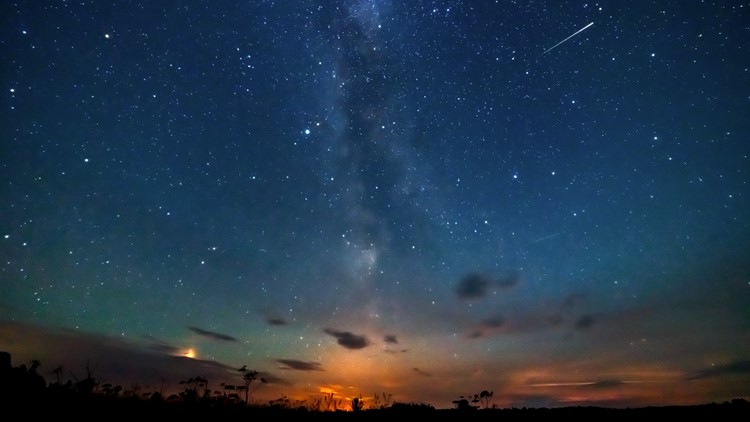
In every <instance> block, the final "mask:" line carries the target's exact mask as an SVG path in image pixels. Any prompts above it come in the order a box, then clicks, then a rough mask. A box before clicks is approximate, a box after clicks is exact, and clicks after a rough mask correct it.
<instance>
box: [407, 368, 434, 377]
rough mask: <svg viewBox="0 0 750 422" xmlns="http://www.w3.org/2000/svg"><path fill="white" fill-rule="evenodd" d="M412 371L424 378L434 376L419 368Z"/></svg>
mask: <svg viewBox="0 0 750 422" xmlns="http://www.w3.org/2000/svg"><path fill="white" fill-rule="evenodd" d="M412 371H414V373H416V374H418V375H420V376H423V377H431V376H432V374H430V373H429V372H427V371H423V370H421V369H419V368H412Z"/></svg>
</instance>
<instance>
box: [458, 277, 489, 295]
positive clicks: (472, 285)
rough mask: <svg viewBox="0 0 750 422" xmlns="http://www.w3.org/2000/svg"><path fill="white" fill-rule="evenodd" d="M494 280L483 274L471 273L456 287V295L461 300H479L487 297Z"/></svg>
mask: <svg viewBox="0 0 750 422" xmlns="http://www.w3.org/2000/svg"><path fill="white" fill-rule="evenodd" d="M491 281H492V280H490V278H489V277H487V276H484V275H482V274H477V273H471V274H468V275H467V276H465V277H464V278H462V279H461V281H460V282H459V283H458V286H457V287H456V294H457V295H458V297H460V298H461V299H479V298H482V297H484V296H486V295H487V288H488V287H489V285H490V283H491Z"/></svg>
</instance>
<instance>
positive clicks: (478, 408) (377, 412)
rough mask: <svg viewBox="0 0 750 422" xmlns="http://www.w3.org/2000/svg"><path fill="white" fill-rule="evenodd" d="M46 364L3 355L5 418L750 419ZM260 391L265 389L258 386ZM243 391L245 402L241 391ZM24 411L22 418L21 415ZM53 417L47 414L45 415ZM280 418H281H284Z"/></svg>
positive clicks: (708, 408)
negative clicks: (134, 380)
mask: <svg viewBox="0 0 750 422" xmlns="http://www.w3.org/2000/svg"><path fill="white" fill-rule="evenodd" d="M40 367H41V363H40V362H39V361H36V360H34V361H31V362H29V363H28V365H27V364H21V365H19V366H16V367H14V366H12V365H11V356H10V354H9V353H7V352H0V409H2V413H0V415H4V416H6V417H7V416H8V415H14V420H15V419H20V418H26V417H30V416H32V415H36V416H50V417H75V418H76V419H78V420H89V419H90V420H94V419H96V420H97V421H101V420H107V419H110V418H115V417H116V418H118V419H120V418H125V417H135V418H144V417H147V418H148V419H152V418H157V417H165V418H169V420H186V419H187V420H199V419H200V420H207V419H208V420H219V419H220V418H221V419H229V418H235V417H237V418H246V417H260V418H273V417H281V416H289V415H294V416H302V417H304V418H305V419H315V418H316V417H325V418H332V417H333V418H335V417H357V418H367V417H372V418H373V420H375V419H376V418H377V420H382V418H384V417H391V416H395V417H403V416H418V417H420V418H445V417H447V418H450V417H455V418H456V419H460V420H464V419H465V418H467V417H469V418H471V419H484V418H486V419H487V420H490V419H491V420H501V419H502V420H520V419H530V420H538V419H540V418H555V419H560V418H580V417H595V418H612V417H643V416H647V417H657V418H658V417H663V418H674V417H689V418H701V417H704V418H727V417H732V418H735V417H737V416H742V417H745V419H746V417H747V416H750V402H748V401H747V400H745V399H742V398H738V399H735V400H732V401H731V402H724V403H721V404H716V403H711V404H705V405H700V406H664V407H645V408H632V409H631V408H627V409H612V408H602V407H562V408H535V409H527V408H522V409H518V408H505V409H500V408H497V407H496V406H495V405H494V404H492V397H493V396H494V392H493V391H488V390H482V391H481V392H480V393H477V394H470V395H467V396H460V397H459V399H458V400H455V401H453V403H454V404H455V408H452V409H436V408H434V407H433V406H431V405H429V404H423V403H403V402H393V401H392V399H391V395H390V394H385V393H383V394H375V396H374V397H373V398H372V399H369V401H368V402H366V401H365V400H364V399H363V398H362V396H358V397H354V398H352V399H350V400H349V403H348V404H349V406H348V408H345V406H343V405H342V403H344V402H343V400H342V399H338V398H336V397H335V396H334V394H333V393H328V394H325V395H323V396H321V397H319V398H316V399H313V400H311V401H307V400H302V401H292V400H290V399H288V398H287V397H286V396H282V397H280V398H278V399H275V400H270V401H268V402H267V403H265V404H259V403H251V402H250V400H249V399H250V397H251V394H252V391H255V390H252V389H251V386H252V385H253V383H254V382H255V381H258V378H257V377H258V372H257V371H251V370H248V369H247V368H246V367H244V366H243V367H242V368H240V370H239V372H240V373H241V374H242V376H241V379H242V382H243V385H241V386H232V385H227V384H220V387H221V388H220V389H219V390H216V391H212V390H211V389H210V386H209V381H208V380H207V379H205V378H203V377H200V376H197V377H191V378H188V379H186V380H183V381H179V384H180V385H181V386H183V388H184V389H183V391H181V392H180V393H179V394H174V395H170V396H169V397H167V398H165V397H164V396H163V393H162V392H161V391H156V392H142V391H141V389H142V388H141V386H139V385H132V386H130V387H129V388H123V387H122V386H119V385H113V384H110V383H100V382H99V381H98V380H97V379H96V378H95V376H94V374H93V373H92V371H91V368H90V367H89V366H88V365H87V366H86V368H85V377H82V378H80V379H79V378H77V377H75V376H74V375H72V378H73V379H70V380H67V381H65V382H63V370H62V367H57V368H56V369H54V370H52V371H50V372H49V374H52V375H54V381H53V382H51V383H49V384H47V381H46V380H45V378H44V377H43V376H41V375H40V374H39V372H38V371H39V368H40ZM259 381H260V383H259V385H258V386H257V387H256V388H255V389H256V390H257V388H259V387H260V386H261V385H262V384H264V383H265V380H264V379H262V378H261V379H260V380H259ZM237 391H240V392H241V393H242V396H244V397H240V394H238V393H237ZM19 412H21V413H19ZM45 412H48V413H45ZM280 412H283V415H279V413H280Z"/></svg>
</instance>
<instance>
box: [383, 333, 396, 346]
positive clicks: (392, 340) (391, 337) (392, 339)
mask: <svg viewBox="0 0 750 422" xmlns="http://www.w3.org/2000/svg"><path fill="white" fill-rule="evenodd" d="M383 341H384V342H386V343H388V344H398V339H396V336H394V335H392V334H389V335H386V336H385V337H383Z"/></svg>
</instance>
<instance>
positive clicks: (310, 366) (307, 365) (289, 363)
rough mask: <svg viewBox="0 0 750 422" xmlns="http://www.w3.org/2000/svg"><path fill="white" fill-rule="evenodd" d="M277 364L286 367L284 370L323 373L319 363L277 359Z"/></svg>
mask: <svg viewBox="0 0 750 422" xmlns="http://www.w3.org/2000/svg"><path fill="white" fill-rule="evenodd" d="M276 362H278V363H280V364H282V365H284V366H285V368H282V369H294V370H296V371H323V368H321V366H320V363H318V362H303V361H301V360H295V359H276Z"/></svg>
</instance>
